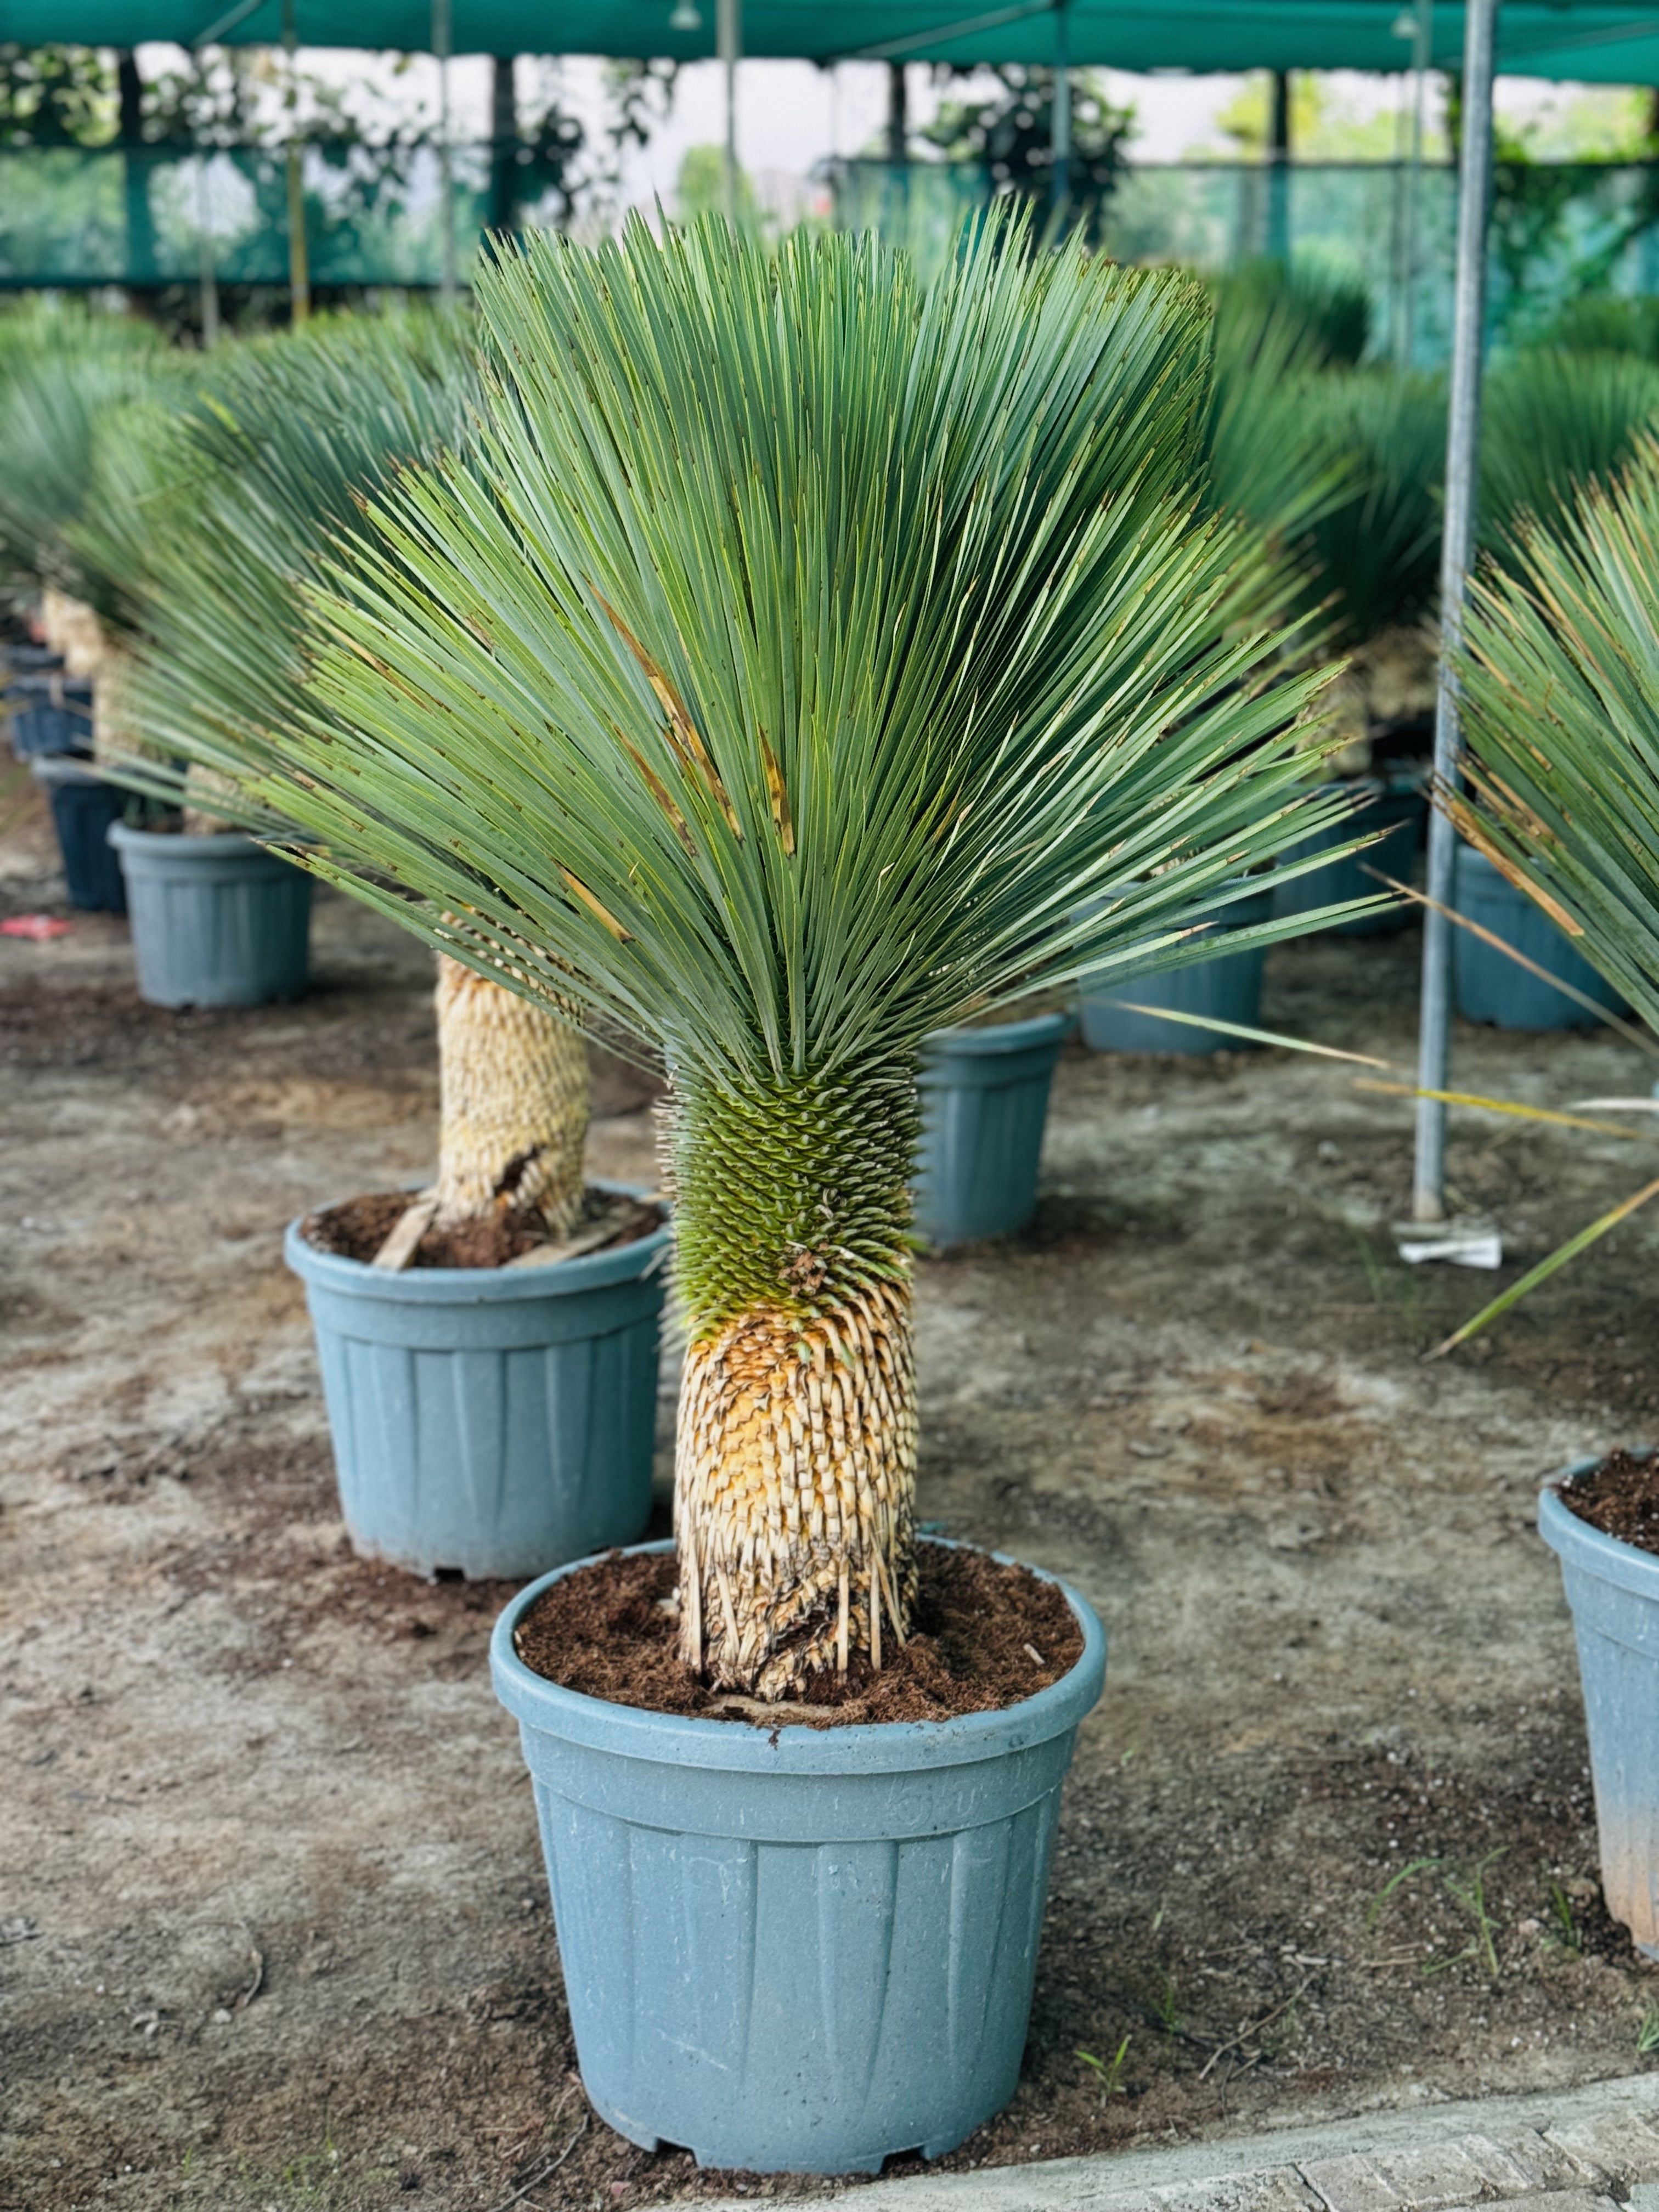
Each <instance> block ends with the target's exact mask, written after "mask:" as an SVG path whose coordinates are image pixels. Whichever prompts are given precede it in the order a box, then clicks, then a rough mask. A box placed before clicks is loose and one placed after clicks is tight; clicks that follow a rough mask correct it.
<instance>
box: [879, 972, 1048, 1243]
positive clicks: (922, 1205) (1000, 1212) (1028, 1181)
mask: <svg viewBox="0 0 1659 2212" xmlns="http://www.w3.org/2000/svg"><path fill="white" fill-rule="evenodd" d="M1071 1022H1072V1018H1071V1016H1070V1015H1069V1014H1038V1015H1036V1016H1035V1017H1034V1018H1032V1019H1031V1020H1030V1021H1024V1022H1003V1023H1000V1024H998V1025H996V1026H995V1027H993V1028H988V1029H978V1030H934V1031H933V1035H932V1036H930V1037H928V1038H927V1042H925V1043H924V1045H923V1047H922V1054H921V1073H920V1075H919V1076H918V1078H917V1081H918V1084H919V1085H920V1087H921V1128H922V1135H921V1157H920V1159H919V1161H918V1163H917V1170H916V1180H915V1201H916V1227H917V1229H918V1231H920V1233H921V1235H922V1236H923V1237H926V1238H927V1241H928V1243H930V1244H935V1245H951V1244H966V1243H972V1242H973V1241H974V1240H975V1239H976V1238H978V1237H1010V1236H1012V1235H1013V1233H1014V1232H1015V1231H1017V1230H1020V1229H1024V1226H1025V1225H1026V1224H1027V1222H1029V1221H1030V1218H1031V1216H1032V1215H1033V1214H1034V1213H1035V1212H1036V1188H1037V1166H1038V1164H1039V1162H1040V1160H1041V1159H1042V1130H1043V1124H1044V1123H1045V1121H1047V1120H1048V1091H1049V1087H1050V1085H1052V1083H1053V1081H1054V1062H1055V1061H1056V1060H1058V1059H1059V1058H1060V1046H1061V1045H1062V1044H1063V1043H1064V1042H1065V1040H1066V1031H1067V1030H1069V1029H1070V1027H1071Z"/></svg>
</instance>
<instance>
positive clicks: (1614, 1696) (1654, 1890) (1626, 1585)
mask: <svg viewBox="0 0 1659 2212" xmlns="http://www.w3.org/2000/svg"><path fill="white" fill-rule="evenodd" d="M1599 1463H1600V1462H1598V1461H1596V1460H1593V1459H1587V1460H1580V1461H1578V1462H1576V1464H1574V1465H1573V1466H1571V1467H1569V1468H1564V1469H1563V1471H1562V1472H1561V1473H1560V1474H1559V1475H1557V1476H1555V1477H1554V1478H1553V1480H1552V1481H1550V1482H1549V1483H1547V1485H1546V1486H1545V1487H1544V1489H1543V1491H1542V1492H1541V1494H1540V1497H1539V1500H1538V1533H1539V1534H1540V1535H1541V1537H1542V1538H1543V1540H1544V1541H1545V1542H1546V1543H1547V1545H1548V1546H1549V1547H1550V1549H1551V1550H1552V1551H1553V1552H1554V1553H1556V1555H1557V1556H1558V1558H1559V1559H1560V1562H1561V1579H1562V1582H1563V1583H1565V1587H1566V1593H1567V1604H1568V1606H1569V1607H1571V1612H1572V1626H1573V1633H1574V1636H1575V1638H1577V1645H1578V1677H1579V1681H1580V1684H1581V1686H1582V1687H1583V1693H1584V1718H1585V1722H1586V1723H1587V1724H1588V1727H1589V1753H1590V1774H1591V1778H1592V1780H1593V1782H1594V1784H1595V1826H1596V1831H1597V1834H1598V1836H1599V1838H1600V1840H1601V1891H1602V1894H1603V1895H1604V1896H1605V1898H1606V1899H1607V1911H1609V1912H1610V1913H1612V1915H1613V1918H1614V1919H1615V1920H1621V1921H1622V1922H1623V1923H1624V1924H1625V1926H1626V1928H1628V1929H1629V1930H1630V1932H1631V1934H1632V1936H1633V1937H1634V1939H1635V1942H1636V1948H1638V1951H1643V1952H1645V1953H1646V1954H1647V1955H1648V1957H1649V1958H1650V1959H1659V1555H1656V1554H1655V1553H1652V1552H1644V1551H1642V1550H1640V1549H1638V1547H1637V1546H1636V1545H1634V1544H1626V1543H1622V1542H1620V1540H1619V1538H1618V1537H1616V1536H1607V1535H1604V1534H1602V1532H1601V1529H1599V1528H1592V1527H1591V1525H1590V1523H1589V1522H1588V1521H1581V1520H1580V1519H1579V1517H1578V1516H1577V1514H1576V1513H1574V1512H1572V1511H1571V1510H1570V1509H1569V1508H1568V1507H1567V1506H1565V1505H1564V1504H1562V1503H1561V1500H1560V1498H1559V1495H1558V1494H1557V1493H1558V1492H1559V1488H1560V1486H1561V1485H1562V1484H1563V1483H1564V1482H1566V1481H1569V1480H1571V1478H1572V1477H1573V1476H1574V1475H1577V1474H1588V1473H1589V1470H1590V1469H1591V1468H1594V1467H1595V1466H1597V1465H1599Z"/></svg>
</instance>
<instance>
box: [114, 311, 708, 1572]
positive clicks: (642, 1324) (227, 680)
mask: <svg viewBox="0 0 1659 2212" xmlns="http://www.w3.org/2000/svg"><path fill="white" fill-rule="evenodd" d="M215 369H216V374H215V380H214V384H213V386H212V388H211V389H210V392H208V394H207V395H206V396H205V397H204V399H203V400H202V401H201V403H200V404H197V405H196V406H193V407H185V408H182V409H180V410H178V412H177V413H176V415H175V416H174V417H173V419H172V421H171V422H170V423H169V424H168V426H167V435H168V436H169V438H170V440H171V447H170V456H169V471H170V473H169V481H170V482H172V483H175V484H178V485H181V486H184V487H186V488H187V490H186V494H185V496H183V497H181V498H180V499H179V501H178V502H177V505H176V508H174V509H173V510H172V511H170V512H169V513H168V514H167V523H166V528H165V530H164V531H162V532H155V531H150V532H145V533H144V543H143V550H142V556H137V555H135V556H133V558H132V560H131V562H130V563H129V564H128V568H129V573H131V571H132V570H134V569H137V568H139V567H140V565H142V583H141V588H140V591H139V598H140V600H141V603H142V604H141V612H140V617H139V619H138V621H137V624H136V630H137V636H138V639H139V643H138V646H137V651H136V653H135V655H134V659H133V665H132V669H131V676H130V680H129V684H128V706H129V712H130V714H131V721H132V726H133V727H134V729H135V731H136V732H137V734H138V735H140V736H141V737H142V738H143V739H144V740H145V742H146V744H148V746H149V749H150V750H151V752H152V754H153V755H154V756H155V758H153V759H152V760H150V761H149V763H145V762H143V761H141V760H139V759H137V758H136V757H135V758H131V759H129V760H128V762H127V763H126V766H125V774H126V775H128V776H129V777H130V778H131V779H132V780H133V781H136V782H137V783H138V784H140V785H141V786H142V787H144V788H146V789H148V790H150V791H152V792H154V791H160V792H161V793H171V794H172V795H173V796H175V797H186V796H189V795H190V794H191V793H196V794H197V795H198V796H204V797H205V798H206V799H207V802H208V803H209V804H210V805H211V806H212V807H213V808H214V809H215V811H216V812H217V813H218V814H219V815H220V816H222V817H230V818H231V819H232V820H234V821H235V822H237V823H240V824H241V825H242V826H241V827H240V828H239V829H234V830H232V829H222V830H221V831H220V832H219V833H217V834H212V835H209V836H206V837H204V838H175V839H168V838H167V837H165V836H157V837H155V838H154V839H152V840H151V841H150V842H151V843H153V844H154V845H155V847H157V848H162V847H167V846H174V847H200V846H203V845H205V846H207V847H209V848H214V847H219V846H231V845H234V847H235V848H237V851H236V852H235V853H234V854H231V855H230V856H229V857H230V858H231V860H233V862H234V864H235V865H237V866H240V864H241V861H240V855H241V848H246V851H247V852H248V853H251V854H252V855H253V856H254V858H255V859H256V860H258V861H259V862H260V863H261V864H262V865H263V866H264V868H265V869H266V870H277V871H280V872H281V873H282V875H283V877H284V878H289V879H292V880H294V881H295V882H297V883H299V884H301V885H302V886H303V887H304V888H305V889H306V890H309V889H310V885H311V878H310V877H309V875H307V874H305V873H303V872H301V871H300V870H298V869H296V868H295V866H293V864H292V863H291V862H290V861H289V860H284V859H282V858H280V857H278V856H277V855H276V854H275V853H274V852H272V851H271V850H270V849H269V848H270V842H271V841H272V839H273V838H274V837H275V836H278V835H282V836H289V835H291V832H292V824H291V823H289V821H288V820H287V819H286V818H284V817H281V816H276V817H273V816H272V815H271V814H270V811H269V810H268V808H265V807H263V806H262V805H260V803H259V802H258V799H256V798H254V797H252V795H251V791H250V787H251V786H252V784H254V783H256V782H257V781H258V777H259V776H260V775H261V774H262V773H263V772H264V769H265V768H266V767H267V765H268V763H269V762H270V757H271V748H272V746H273V745H274V744H277V743H279V742H280V736H281V732H282V729H283V725H284V723H285V721H286V720H289V718H291V716H292V714H293V713H294V711H295V704H296V702H297V701H298V699H299V696H300V686H301V677H302V672H303V671H302V665H301V629H302V623H303V614H304V593H305V591H306V590H307V586H309V585H310V584H311V583H313V581H314V580H315V579H316V578H317V576H318V575H319V573H320V571H321V568H322V566H323V563H324V562H325V560H326V559H327V557H328V556H329V555H330V551H331V546H332V544H333V543H334V541H335V540H336V539H337V537H338V536H339V535H340V534H341V533H343V532H349V529H350V528H351V527H352V526H354V525H355V523H356V519H357V506H356V502H357V501H358V500H360V499H361V498H362V496H363V495H364V494H365V493H366V492H368V491H369V490H372V489H374V488H375V487H376V486H377V485H378V484H380V483H383V482H384V481H385V479H386V476H387V474H388V472H389V471H390V470H391V468H392V466H393V465H394V464H396V463H398V462H400V461H407V460H410V459H414V458H416V457H417V456H419V455H420V454H422V453H428V452H431V451H434V450H435V449H436V448H437V447H439V446H441V445H442V444H445V443H450V444H453V443H454V442H455V441H458V440H459V439H460V438H461V437H462V436H463V435H464V433H465V422H466V419H467V415H468V411H469V410H470V407H471V404H473V401H474V399H475V397H476V380H475V378H474V374H473V371H472V368H471V360H470V356H469V354H468V351H467V349H466V344H465V337H464V335H463V334H462V333H461V332H460V331H456V330H454V329H453V328H446V327H444V326H441V325H435V324H430V323H428V322H425V321H423V320H419V319H410V320H403V319H390V320H386V321H384V322H383V321H379V320H369V319H365V320H363V321H361V322H357V323H339V324H335V325H325V326H322V327H320V328H319V327H317V326H314V325H313V327H312V328H311V329H310V330H308V331H307V332H306V333H305V334H303V335H296V336H293V337H283V338H280V339H274V340H270V341H265V342H262V343H258V344H254V345H251V346H248V347H247V348H246V349H242V350H240V351H237V352H234V353H233V354H232V355H231V356H230V357H229V358H228V359H224V358H222V359H220V360H218V361H216V364H215ZM105 550H106V556H107V557H109V558H111V559H112V560H115V561H117V562H118V558H119V556H118V550H116V549H114V548H112V547H111V546H109V545H107V544H106V549H105ZM158 760H159V761H160V762H162V763H172V765H171V766H170V767H168V766H158V765H157V761H158ZM255 830H257V831H261V832H263V833H264V839H265V842H264V843H261V842H258V840H257V839H256V838H255V837H254V836H252V835H250V834H249V832H250V831H255ZM127 849H128V858H129V864H130V865H131V859H132V854H133V852H134V850H135V849H137V848H136V846H134V845H132V844H129V846H128V848H127ZM144 865H146V866H148V865H149V856H148V854H146V855H145V860H144ZM161 865H165V861H163V863H161ZM437 1011H438V1043H439V1061H440V1075H441V1131H440V1143H439V1165H438V1174H437V1177H436V1181H435V1183H434V1185H433V1186H432V1188H430V1190H428V1191H426V1192H423V1193H421V1194H417V1195H416V1196H415V1197H413V1198H411V1196H410V1194H408V1193H404V1192H398V1191H392V1192H386V1193H371V1194H367V1195H366V1196H363V1197H360V1198H356V1199H353V1200H347V1201H345V1202H343V1204H340V1205H337V1206H332V1207H327V1208H324V1209H322V1210H320V1211H319V1212H318V1213H316V1214H314V1215H313V1216H312V1217H310V1218H308V1219H307V1221H306V1222H304V1223H295V1224H294V1225H291V1226H290V1228H289V1232H288V1238H287V1246H286V1249H287V1255H288V1258H289V1263H290V1265H291V1266H293V1267H294V1268H295V1270H296V1272H297V1273H299V1274H300V1275H301V1277H302V1278H303V1279H304V1280H305V1283H306V1286H307V1297H308V1300H309V1304H310V1307H311V1311H312V1316H313V1322H314V1325H315V1328H316V1332H317V1341H318V1348H319V1355H320V1358H321V1362H322V1368H323V1382H324V1389H325V1395H326V1397H327V1401H328V1407H329V1417H330V1423H331V1430H332V1434H333V1440H334V1450H335V1460H336V1465H337V1470H338V1474H339V1478H340V1492H341V1502H342V1506H343V1511H344V1516H345V1520H346V1523H347V1526H348V1528H349V1531H350V1533H351V1535H352V1538H353V1540H354V1541H355V1542H356V1546H357V1547H358V1548H359V1550H361V1551H362V1552H365V1553H368V1554H370V1555H372V1556H374V1557H377V1558H383V1559H389V1560H391V1561H392V1562H393V1563H394V1564H396V1565H401V1566H405V1567H409V1568H411V1569H414V1570H416V1571H421V1572H425V1573H432V1572H435V1571H446V1570H449V1571H459V1572H461V1573H464V1574H466V1575H470V1576H494V1577H506V1576H515V1577H521V1576H525V1575H529V1574H535V1573H539V1572H540V1571H543V1570H544V1568H547V1567H549V1566H551V1565H556V1563H557V1562H559V1561H560V1560H562V1559H570V1558H573V1557H576V1556H579V1555H580V1554H581V1553H585V1552H588V1551H591V1550H592V1549H593V1548H594V1547H596V1546H599V1545H604V1544H607V1543H619V1542H626V1541H629V1540H630V1539H631V1538H633V1537H635V1536H636V1535H638V1534H640V1532H641V1529H642V1528H644V1526H645V1523H646V1521H647V1518H648V1516H649V1511H650V1488H651V1462H652V1453H653V1439H654V1431H655V1417H656V1383H657V1358H658V1340H659V1322H660V1312H661V1307H662V1303H663V1283H662V1279H661V1272H660V1270H661V1263H662V1261H663V1258H664V1256H665V1242H666V1237H667V1231H666V1230H665V1227H664V1226H663V1225H662V1223H661V1218H660V1212H661V1210H660V1208H659V1207H658V1206H655V1205H654V1204H641V1203H640V1202H638V1200H637V1198H636V1196H635V1194H628V1193H614V1192H610V1191H589V1190H588V1189H587V1188H586V1185H585V1182H584V1177H583V1168H582V1154H583V1140H584V1138H585V1136H586V1129H587V1120H588V1074H587V1060H586V1045H585V1043H584V1041H583V1039H582V1037H581V1036H580V1034H578V1032H577V1031H576V1030H574V1029H573V1028H572V1027H571V1026H570V1024H568V1022H567V1021H565V1020H563V1019H562V1018H560V1017H559V1015H558V1014H557V1013H556V1012H555V1011H554V1010H552V1009H551V1008H550V1007H547V1006H535V1005H532V1004H530V1003H528V1002H527V1001H526V1000H525V999H524V998H523V997H521V996H520V995H518V994H514V993H513V992H510V991H507V990H506V989H503V988H502V987H501V985H500V984H499V983H497V982H494V981H489V980H487V979H486V978H485V977H484V976H483V975H479V974H478V973H477V972H476V970H475V969H471V968H466V967H463V966H461V965H460V964H459V963H457V962H454V961H451V960H443V961H441V963H440V975H439V981H438V989H437Z"/></svg>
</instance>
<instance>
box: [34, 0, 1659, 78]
mask: <svg viewBox="0 0 1659 2212" xmlns="http://www.w3.org/2000/svg"><path fill="white" fill-rule="evenodd" d="M698 6H699V8H700V10H701V13H702V19H703V20H702V27H701V28H700V29H698V30H695V31H675V30H672V29H671V27H670V25H669V16H670V13H671V0H555V4H551V5H539V6H534V7H532V6H526V5H525V4H524V0H453V51H454V52H456V53H500V54H507V53H550V54H552V53H563V54H612V55H637V56H661V57H671V58H673V59H675V60H677V61H696V60H699V59H702V58H706V57H707V56H709V55H711V54H712V53H713V52H714V0H698ZM244 9H245V10H246V12H244ZM294 15H295V31H296V33H297V35H298V39H299V43H300V44H301V46H360V47H368V48H371V49H380V48H395V49H398V50H400V51H404V52H428V51H430V49H431V46H432V26H431V14H430V9H429V8H428V6H427V5H426V4H425V3H424V0H359V4H358V5H356V7H352V8H340V7H330V6H327V5H325V0H295V8H294ZM1411 15H1412V10H1411V8H1410V6H1409V0H1141V4H1139V5H1138V6H1133V7H1129V6H1125V5H1123V4H1122V0H1093V3H1092V4H1091V0H1072V4H1071V5H1070V6H1069V7H1068V8H1067V9H1066V32H1065V48H1066V53H1067V56H1068V58H1069V59H1070V60H1071V62H1072V63H1073V64H1079V65H1084V64H1097V65H1103V66H1108V67H1111V68H1114V69H1126V70H1154V69H1186V70H1245V69H1362V70H1399V69H1403V68H1405V67H1407V65H1408V64H1409V62H1410V59H1411V53H1412V46H1411V40H1410V37H1409V35H1407V36H1405V37H1401V35H1399V33H1398V32H1397V31H1396V25H1398V26H1399V27H1400V29H1401V30H1403V31H1406V32H1407V33H1409V30H1410V26H1411ZM743 18H744V21H743V50H744V54H745V55H754V56H795V57H799V58H805V59H809V60H816V61H834V60H845V59H848V58H852V57H854V56H855V55H860V54H865V55H871V56H891V57H893V58H902V59H908V60H912V61H944V62H1049V61H1052V60H1053V59H1054V53H1055V38H1056V29H1057V25H1058V17H1057V15H1056V11H1055V9H1054V7H1053V6H1052V5H1051V4H1049V0H1012V3H1011V4H1005V5H1002V6H995V5H983V6H980V7H975V5H974V4H973V0H840V3H839V4H837V5H836V6H834V7H825V6H823V4H822V0H744V8H743ZM210 34H211V35H212V36H213V38H215V39H216V40H221V41H224V42H228V43H231V44H235V45H262V44H275V43H276V41H277V40H279V39H280V37H281V35H282V9H281V0H258V4H257V5H253V6H248V5H246V0H241V4H240V5H237V6H227V5H226V4H222V0H0V40H18V41H20V42H21V43H22V44H24V45H38V44H43V43H45V42H46V41H48V40H50V41H54V42H68V43H75V44H81V45H87V46H135V45H137V43H138V42H139V41H140V40H146V39H166V40H174V41H176V42H177V43H179V45H183V46H190V45H193V44H195V43H196V42H197V41H198V40H204V39H205V38H207V37H208V36H209V35H210ZM1433 44H1434V53H1433V60H1434V64H1435V66H1436V67H1437V68H1440V69H1447V68H1455V67H1457V66H1458V65H1459V63H1460V59H1461V57H1462V51H1463V9H1462V7H1460V6H1456V5H1454V4H1452V0H1436V5H1435V9H1434V38H1433ZM1498 68H1499V70H1503V71H1504V72H1505V73H1506V74H1509V75H1511V76H1544V77H1554V78H1564V77H1565V78H1584V79H1588V80H1590V81H1593V82H1599V83H1604V84H1653V83H1659V0H1622V4H1619V0H1613V4H1609V0H1599V4H1595V3H1594V0H1593V3H1592V4H1587V5H1583V6H1577V5H1574V4H1572V0H1552V4H1541V0H1504V6H1503V7H1502V8H1501V9H1500V10H1499V13H1498Z"/></svg>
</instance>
